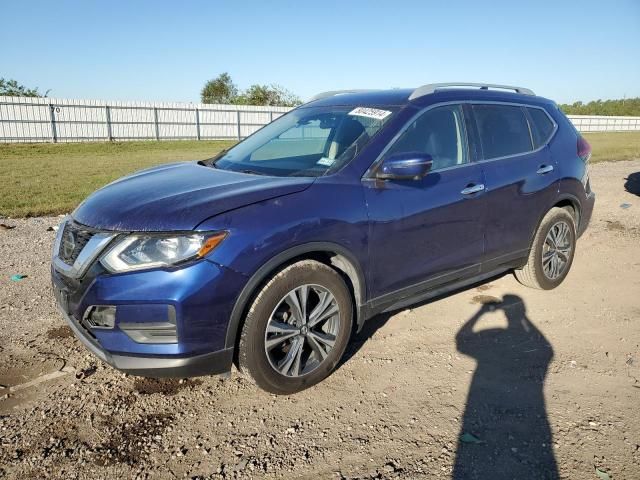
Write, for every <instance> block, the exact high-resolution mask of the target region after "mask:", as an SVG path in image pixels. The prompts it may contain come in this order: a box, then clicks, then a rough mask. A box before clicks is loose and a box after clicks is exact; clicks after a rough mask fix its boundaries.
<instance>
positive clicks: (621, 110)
mask: <svg viewBox="0 0 640 480" xmlns="http://www.w3.org/2000/svg"><path fill="white" fill-rule="evenodd" d="M48 93H49V90H47V91H46V92H45V93H40V91H39V90H38V88H37V87H36V88H29V87H25V86H24V85H22V84H20V83H18V82H17V81H16V80H10V79H5V78H0V95H6V96H10V97H46V96H47V94H48ZM200 100H201V101H202V103H222V104H231V105H268V106H282V107H295V106H298V105H300V104H301V103H302V100H300V97H298V96H297V95H295V94H293V93H291V92H290V91H289V90H287V89H286V88H283V87H281V86H280V85H276V84H271V85H260V84H254V85H251V86H250V87H249V88H247V89H246V90H244V91H242V90H240V89H239V88H238V86H237V85H236V84H235V83H234V82H233V80H232V79H231V76H230V75H229V74H228V73H226V72H225V73H221V74H220V75H218V76H217V77H216V78H214V79H212V80H209V81H208V82H206V83H205V85H204V87H202V90H201V91H200ZM559 107H560V109H561V110H562V111H563V112H564V113H566V114H567V115H608V116H633V117H638V116H640V97H636V98H624V99H621V100H594V101H592V102H588V103H583V102H575V103H572V104H560V105H559Z"/></svg>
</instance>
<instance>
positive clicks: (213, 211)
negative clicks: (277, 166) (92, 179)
mask: <svg viewBox="0 0 640 480" xmlns="http://www.w3.org/2000/svg"><path fill="white" fill-rule="evenodd" d="M313 181H314V179H313V178H303V177H270V176H269V177H268V176H261V175H249V174H245V173H239V172H231V171H227V170H218V169H215V168H211V167H206V166H204V165H200V164H198V163H196V162H180V163H173V164H167V165H162V166H159V167H154V168H150V169H147V170H142V171H140V172H138V173H134V174H133V175H130V176H128V177H123V178H121V179H120V180H116V181H115V182H113V183H110V184H109V185H107V186H106V187H104V188H102V189H100V190H98V191H97V192H95V193H93V194H92V195H90V196H89V197H88V198H87V199H86V200H85V201H84V202H82V203H81V204H80V206H78V208H76V210H75V211H74V212H73V214H72V216H73V218H74V219H75V220H76V221H77V222H79V223H82V224H84V225H87V226H90V227H93V228H97V229H104V230H120V231H171V230H192V229H194V228H196V226H197V225H198V224H200V223H202V222H203V221H204V220H206V219H207V218H210V217H212V216H214V215H218V214H220V213H223V212H227V211H229V210H233V209H236V208H239V207H243V206H245V205H250V204H252V203H256V202H261V201H264V200H269V199H272V198H276V197H279V196H282V195H287V194H291V193H295V192H300V191H302V190H304V189H306V188H307V187H309V186H310V185H311V184H312V183H313Z"/></svg>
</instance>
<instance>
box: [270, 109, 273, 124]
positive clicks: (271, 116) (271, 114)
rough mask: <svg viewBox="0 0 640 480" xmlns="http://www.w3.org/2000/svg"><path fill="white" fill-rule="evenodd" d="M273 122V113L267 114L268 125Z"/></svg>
mask: <svg viewBox="0 0 640 480" xmlns="http://www.w3.org/2000/svg"><path fill="white" fill-rule="evenodd" d="M271 122H273V112H272V111H271V112H269V123H271Z"/></svg>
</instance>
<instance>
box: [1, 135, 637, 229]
mask: <svg viewBox="0 0 640 480" xmlns="http://www.w3.org/2000/svg"><path fill="white" fill-rule="evenodd" d="M585 137H586V138H587V140H588V141H589V143H591V146H592V147H593V157H592V161H593V162H603V161H614V160H629V159H634V158H640V132H628V133H626V132H625V133H593V134H587V135H585ZM232 144H233V142H225V141H201V142H197V141H176V142H121V143H67V144H42V143H41V144H0V179H1V181H2V183H1V184H0V215H1V216H8V217H25V216H36V215H48V214H59V213H66V212H70V211H71V210H73V209H74V208H75V206H76V205H78V203H80V202H81V201H82V200H83V199H84V198H85V197H86V196H87V195H89V194H90V193H91V192H93V191H94V190H96V189H98V188H100V187H102V186H103V185H105V184H107V183H109V182H111V181H112V180H115V179H116V178H119V177H121V176H123V175H126V174H128V173H131V172H135V171H136V170H140V169H142V168H146V167H149V166H153V165H158V164H160V163H166V162H171V161H179V160H202V159H205V158H209V157H212V156H213V155H215V154H216V153H217V152H218V151H220V150H222V149H223V148H227V147H228V146H230V145H232Z"/></svg>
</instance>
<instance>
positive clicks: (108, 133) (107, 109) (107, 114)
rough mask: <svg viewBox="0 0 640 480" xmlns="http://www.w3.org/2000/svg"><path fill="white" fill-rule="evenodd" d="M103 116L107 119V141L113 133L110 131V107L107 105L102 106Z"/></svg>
mask: <svg viewBox="0 0 640 480" xmlns="http://www.w3.org/2000/svg"><path fill="white" fill-rule="evenodd" d="M104 118H105V120H106V121H107V139H108V140H109V141H112V140H113V133H112V132H111V108H109V105H105V107H104Z"/></svg>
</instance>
